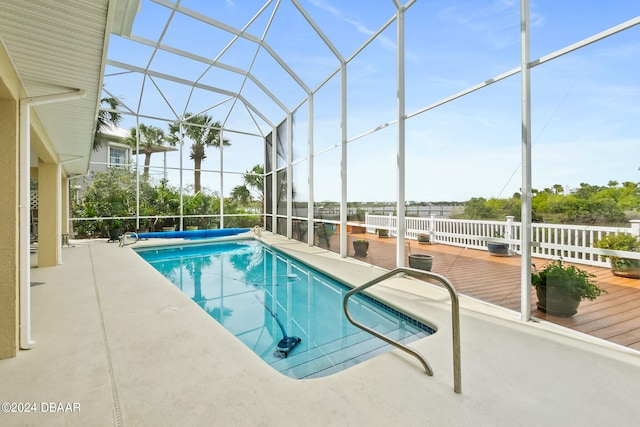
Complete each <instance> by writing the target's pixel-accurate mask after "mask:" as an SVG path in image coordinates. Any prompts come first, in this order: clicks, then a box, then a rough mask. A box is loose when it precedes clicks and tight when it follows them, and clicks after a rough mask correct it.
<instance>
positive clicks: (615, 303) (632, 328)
mask: <svg viewBox="0 0 640 427" xmlns="http://www.w3.org/2000/svg"><path fill="white" fill-rule="evenodd" d="M360 238H364V239H366V240H368V241H369V251H368V255H367V257H364V258H358V259H359V260H361V261H363V262H367V263H370V264H374V265H377V266H379V267H383V268H386V269H393V268H395V266H396V253H395V247H396V239H395V238H393V237H389V238H378V237H377V236H376V235H372V234H351V233H349V234H348V235H347V241H348V251H347V255H348V256H354V250H353V246H352V243H351V242H352V241H353V240H355V239H360ZM338 248H339V233H336V234H335V235H333V236H332V239H331V246H330V248H329V249H330V250H332V251H334V252H337V251H338ZM405 252H406V255H405V265H406V266H408V265H409V262H408V253H409V252H413V253H429V254H431V255H433V256H434V262H433V268H432V271H434V272H436V273H439V274H442V275H443V276H445V277H447V278H448V279H449V280H450V281H451V283H453V285H454V286H455V287H456V289H457V290H458V292H459V293H460V294H464V295H468V296H471V297H474V298H478V299H480V300H483V301H486V302H490V303H493V304H496V305H500V306H502V307H506V308H509V309H511V310H514V311H517V312H519V311H520V292H521V290H520V275H521V258H520V257H518V256H512V257H495V256H491V255H489V253H488V252H487V251H483V250H477V249H468V248H463V247H456V246H449V245H444V244H433V245H419V244H418V243H417V242H416V241H413V240H412V241H407V244H406V247H405ZM532 261H533V263H534V264H535V265H536V266H537V268H538V269H540V268H542V267H543V266H544V265H545V264H546V263H548V262H549V261H548V260H545V259H540V258H534V259H532ZM580 268H583V269H584V270H586V271H588V272H590V273H592V274H595V275H596V277H595V281H596V283H597V284H598V285H599V286H600V287H602V288H604V289H606V290H607V292H608V293H607V294H603V295H601V296H600V297H598V298H597V299H596V300H595V301H582V303H581V304H580V307H579V308H578V313H577V314H576V315H574V316H572V317H567V318H563V317H558V316H552V315H547V314H546V313H544V312H541V311H540V310H538V309H537V307H536V305H535V302H536V296H535V291H534V290H532V291H531V292H532V298H531V301H532V304H531V313H532V315H533V316H534V317H537V318H540V319H545V320H547V321H550V322H552V323H555V324H558V325H561V326H564V327H567V328H571V329H574V330H576V331H580V332H583V333H586V334H589V335H592V336H594V337H598V338H602V339H605V340H608V341H610V342H613V343H616V344H620V345H623V346H627V347H629V348H632V349H635V350H640V280H637V279H628V278H624V277H618V276H615V275H613V273H612V272H611V270H610V269H609V268H600V267H593V266H584V265H580Z"/></svg>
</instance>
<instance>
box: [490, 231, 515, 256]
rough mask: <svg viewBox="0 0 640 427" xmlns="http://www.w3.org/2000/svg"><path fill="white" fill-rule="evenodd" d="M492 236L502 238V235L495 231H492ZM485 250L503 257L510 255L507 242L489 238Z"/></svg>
mask: <svg viewBox="0 0 640 427" xmlns="http://www.w3.org/2000/svg"><path fill="white" fill-rule="evenodd" d="M493 237H496V238H498V239H502V238H504V235H503V234H502V233H499V232H497V231H496V232H495V233H493ZM487 250H488V251H489V255H493V256H504V257H506V256H511V254H510V253H509V244H508V243H501V242H492V241H490V240H489V241H487Z"/></svg>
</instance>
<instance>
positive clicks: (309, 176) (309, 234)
mask: <svg viewBox="0 0 640 427" xmlns="http://www.w3.org/2000/svg"><path fill="white" fill-rule="evenodd" d="M313 99H314V98H313V94H311V95H310V96H309V113H308V114H309V122H308V126H307V157H308V160H307V163H308V165H307V168H308V171H307V188H308V190H307V191H308V194H309V200H308V201H307V244H308V245H309V246H313V206H314V203H315V198H314V197H315V196H314V192H313V186H314V179H315V178H314V172H313V161H314V156H313V150H314V148H313V126H314V120H313V114H314V113H313Z"/></svg>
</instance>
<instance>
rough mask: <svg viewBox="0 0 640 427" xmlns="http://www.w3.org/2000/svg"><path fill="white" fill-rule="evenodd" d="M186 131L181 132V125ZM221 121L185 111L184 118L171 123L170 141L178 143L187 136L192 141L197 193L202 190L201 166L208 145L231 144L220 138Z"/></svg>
mask: <svg viewBox="0 0 640 427" xmlns="http://www.w3.org/2000/svg"><path fill="white" fill-rule="evenodd" d="M181 124H182V128H183V131H184V133H183V134H181V133H180V125H181ZM220 128H221V125H220V122H214V121H213V118H212V117H211V116H209V115H207V114H198V115H195V116H194V115H192V114H191V113H185V115H184V116H183V118H182V120H179V121H176V122H173V123H169V143H170V144H171V145H176V144H180V143H182V141H183V140H184V138H185V137H187V138H189V139H190V140H191V141H192V144H191V151H190V153H189V158H190V159H191V160H193V169H194V171H193V186H194V191H195V192H196V193H199V192H200V189H201V186H200V166H201V165H202V161H203V160H204V159H206V158H207V155H206V153H205V148H206V147H216V148H220V147H221V145H222V144H224V145H225V146H228V145H230V143H229V140H227V139H224V140H222V141H221V140H220Z"/></svg>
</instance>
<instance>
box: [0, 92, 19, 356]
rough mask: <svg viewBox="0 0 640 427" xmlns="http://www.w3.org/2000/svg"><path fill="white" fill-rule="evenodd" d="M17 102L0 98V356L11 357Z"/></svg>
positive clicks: (14, 336) (15, 280)
mask: <svg viewBox="0 0 640 427" xmlns="http://www.w3.org/2000/svg"><path fill="white" fill-rule="evenodd" d="M18 135H19V134H18V103H17V102H16V101H14V100H12V99H0V152H1V153H2V156H0V182H2V195H1V196H0V224H2V226H3V227H4V229H5V231H4V233H3V236H2V239H0V277H2V280H0V325H2V328H0V359H6V358H9V357H15V356H16V354H17V351H18V337H19V334H18V329H19V321H18V314H19V310H18V300H19V296H18V289H19V286H18V285H19V274H18V271H19V257H18V253H19V251H18V246H19V242H18V236H19V233H18V224H19V214H18V195H19V185H18V184H19V181H18V164H19V162H18V147H19V140H18Z"/></svg>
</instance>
